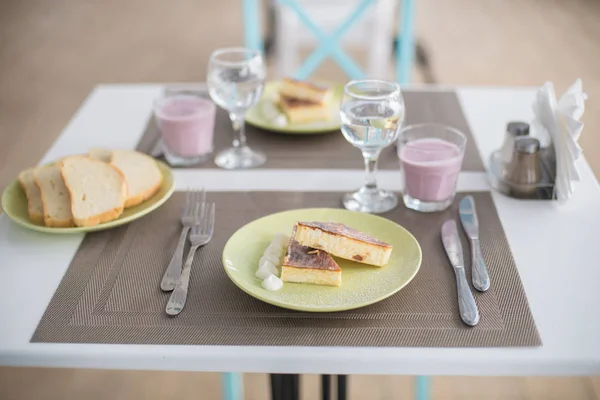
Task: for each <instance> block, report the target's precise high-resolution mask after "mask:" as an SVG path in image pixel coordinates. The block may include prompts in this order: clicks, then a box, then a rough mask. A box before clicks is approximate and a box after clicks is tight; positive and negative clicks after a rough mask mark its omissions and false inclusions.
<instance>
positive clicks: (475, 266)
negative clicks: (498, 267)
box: [471, 239, 490, 292]
mask: <svg viewBox="0 0 600 400" xmlns="http://www.w3.org/2000/svg"><path fill="white" fill-rule="evenodd" d="M471 280H472V282H473V287H474V288H475V289H477V290H479V291H480V292H485V291H486V290H488V289H489V288H490V277H489V275H488V271H487V267H486V266H485V262H484V261H483V255H482V254H481V246H480V245H479V240H478V239H471Z"/></svg>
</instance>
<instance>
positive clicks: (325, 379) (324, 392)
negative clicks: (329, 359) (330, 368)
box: [321, 375, 331, 400]
mask: <svg viewBox="0 0 600 400" xmlns="http://www.w3.org/2000/svg"><path fill="white" fill-rule="evenodd" d="M321 399H322V400H331V376H330V375H321Z"/></svg>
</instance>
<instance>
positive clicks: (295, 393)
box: [290, 374, 300, 400]
mask: <svg viewBox="0 0 600 400" xmlns="http://www.w3.org/2000/svg"><path fill="white" fill-rule="evenodd" d="M290 380H291V385H290V386H291V391H292V396H291V397H290V400H299V399H300V375H298V374H294V375H292V376H291V379H290Z"/></svg>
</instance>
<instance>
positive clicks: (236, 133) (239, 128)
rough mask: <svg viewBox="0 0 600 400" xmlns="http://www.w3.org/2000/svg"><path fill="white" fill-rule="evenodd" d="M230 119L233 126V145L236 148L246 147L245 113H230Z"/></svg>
mask: <svg viewBox="0 0 600 400" xmlns="http://www.w3.org/2000/svg"><path fill="white" fill-rule="evenodd" d="M229 119H230V120H231V125H232V126H233V147H235V148H236V149H237V148H240V147H246V124H245V122H246V121H245V120H244V115H243V114H242V115H237V114H233V113H230V114H229Z"/></svg>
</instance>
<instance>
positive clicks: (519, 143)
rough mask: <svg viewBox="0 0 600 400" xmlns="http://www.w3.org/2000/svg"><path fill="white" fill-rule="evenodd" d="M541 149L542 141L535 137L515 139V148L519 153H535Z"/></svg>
mask: <svg viewBox="0 0 600 400" xmlns="http://www.w3.org/2000/svg"><path fill="white" fill-rule="evenodd" d="M539 149H540V141H539V140H537V139H536V138H533V137H519V138H516V139H515V150H516V151H517V152H519V153H525V154H534V153H537V152H538V150H539Z"/></svg>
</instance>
